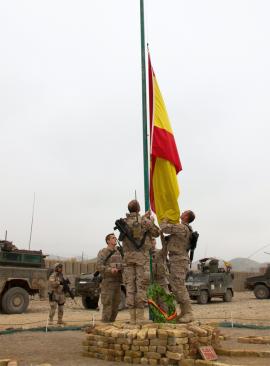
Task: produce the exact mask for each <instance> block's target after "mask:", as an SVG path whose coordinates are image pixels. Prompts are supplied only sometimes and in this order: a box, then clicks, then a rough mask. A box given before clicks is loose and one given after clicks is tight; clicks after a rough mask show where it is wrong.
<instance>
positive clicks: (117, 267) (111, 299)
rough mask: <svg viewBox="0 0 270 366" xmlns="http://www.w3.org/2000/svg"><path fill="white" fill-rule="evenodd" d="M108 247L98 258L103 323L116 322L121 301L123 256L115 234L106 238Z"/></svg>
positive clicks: (102, 250)
mask: <svg viewBox="0 0 270 366" xmlns="http://www.w3.org/2000/svg"><path fill="white" fill-rule="evenodd" d="M105 241H106V243H107V247H106V248H103V249H101V250H100V251H99V253H98V257H97V270H98V271H99V272H100V274H101V276H102V282H101V303H102V305H103V309H102V321H103V322H106V323H107V322H114V321H115V319H116V316H117V314H118V307H119V304H120V301H121V283H122V269H123V268H122V267H123V261H122V256H121V254H120V252H119V250H118V249H116V243H117V239H116V237H115V235H114V234H108V235H107V236H106V238H105Z"/></svg>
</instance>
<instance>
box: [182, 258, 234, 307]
mask: <svg viewBox="0 0 270 366" xmlns="http://www.w3.org/2000/svg"><path fill="white" fill-rule="evenodd" d="M199 262H200V263H199V264H198V271H190V272H189V274H188V276H187V280H186V286H187V289H188V292H189V296H190V298H191V299H192V300H197V302H198V303H199V304H207V303H208V302H209V301H211V299H212V298H213V297H217V298H222V299H223V301H226V302H230V301H232V297H233V273H231V267H230V266H229V265H228V264H226V262H224V263H225V264H224V265H222V266H221V265H220V261H219V260H218V259H215V258H203V259H201V260H200V261H199ZM222 262H223V261H222Z"/></svg>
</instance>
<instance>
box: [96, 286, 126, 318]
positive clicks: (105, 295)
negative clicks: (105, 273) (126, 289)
mask: <svg viewBox="0 0 270 366" xmlns="http://www.w3.org/2000/svg"><path fill="white" fill-rule="evenodd" d="M100 288H101V295H100V297H101V303H102V321H103V322H114V321H115V319H116V317H117V314H118V307H119V304H120V301H121V283H120V282H109V281H106V280H103V281H102V283H101V287H100Z"/></svg>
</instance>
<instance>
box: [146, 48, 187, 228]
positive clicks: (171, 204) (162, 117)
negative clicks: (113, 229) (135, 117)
mask: <svg viewBox="0 0 270 366" xmlns="http://www.w3.org/2000/svg"><path fill="white" fill-rule="evenodd" d="M148 71H149V108H150V113H149V114H150V146H151V150H150V203H151V208H152V210H153V211H154V212H155V213H156V215H157V219H158V222H160V221H162V220H163V219H168V220H169V221H170V222H172V223H177V222H179V219H180V210H179V206H178V201H177V200H178V196H179V186H178V181H177V174H178V173H179V172H180V171H181V170H182V166H181V162H180V159H179V155H178V151H177V147H176V143H175V140H174V136H173V131H172V128H171V124H170V121H169V117H168V114H167V111H166V107H165V104H164V101H163V98H162V95H161V92H160V90H159V86H158V83H157V79H156V76H155V74H154V71H153V68H152V65H151V60H150V55H149V54H148Z"/></svg>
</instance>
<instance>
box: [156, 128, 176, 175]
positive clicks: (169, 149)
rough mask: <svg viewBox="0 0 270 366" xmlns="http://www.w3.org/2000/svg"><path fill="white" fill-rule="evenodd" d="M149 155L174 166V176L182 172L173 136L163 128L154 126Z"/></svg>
mask: <svg viewBox="0 0 270 366" xmlns="http://www.w3.org/2000/svg"><path fill="white" fill-rule="evenodd" d="M151 155H152V156H153V157H154V156H155V157H158V158H162V159H164V160H169V161H170V162H171V163H172V164H173V165H174V166H175V169H176V174H178V173H179V172H180V171H181V170H182V165H181V162H180V158H179V155H178V151H177V147H176V143H175V140H174V136H173V135H172V134H171V133H170V132H168V131H166V130H164V129H163V128H159V127H156V126H154V131H153V134H152V151H151Z"/></svg>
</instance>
